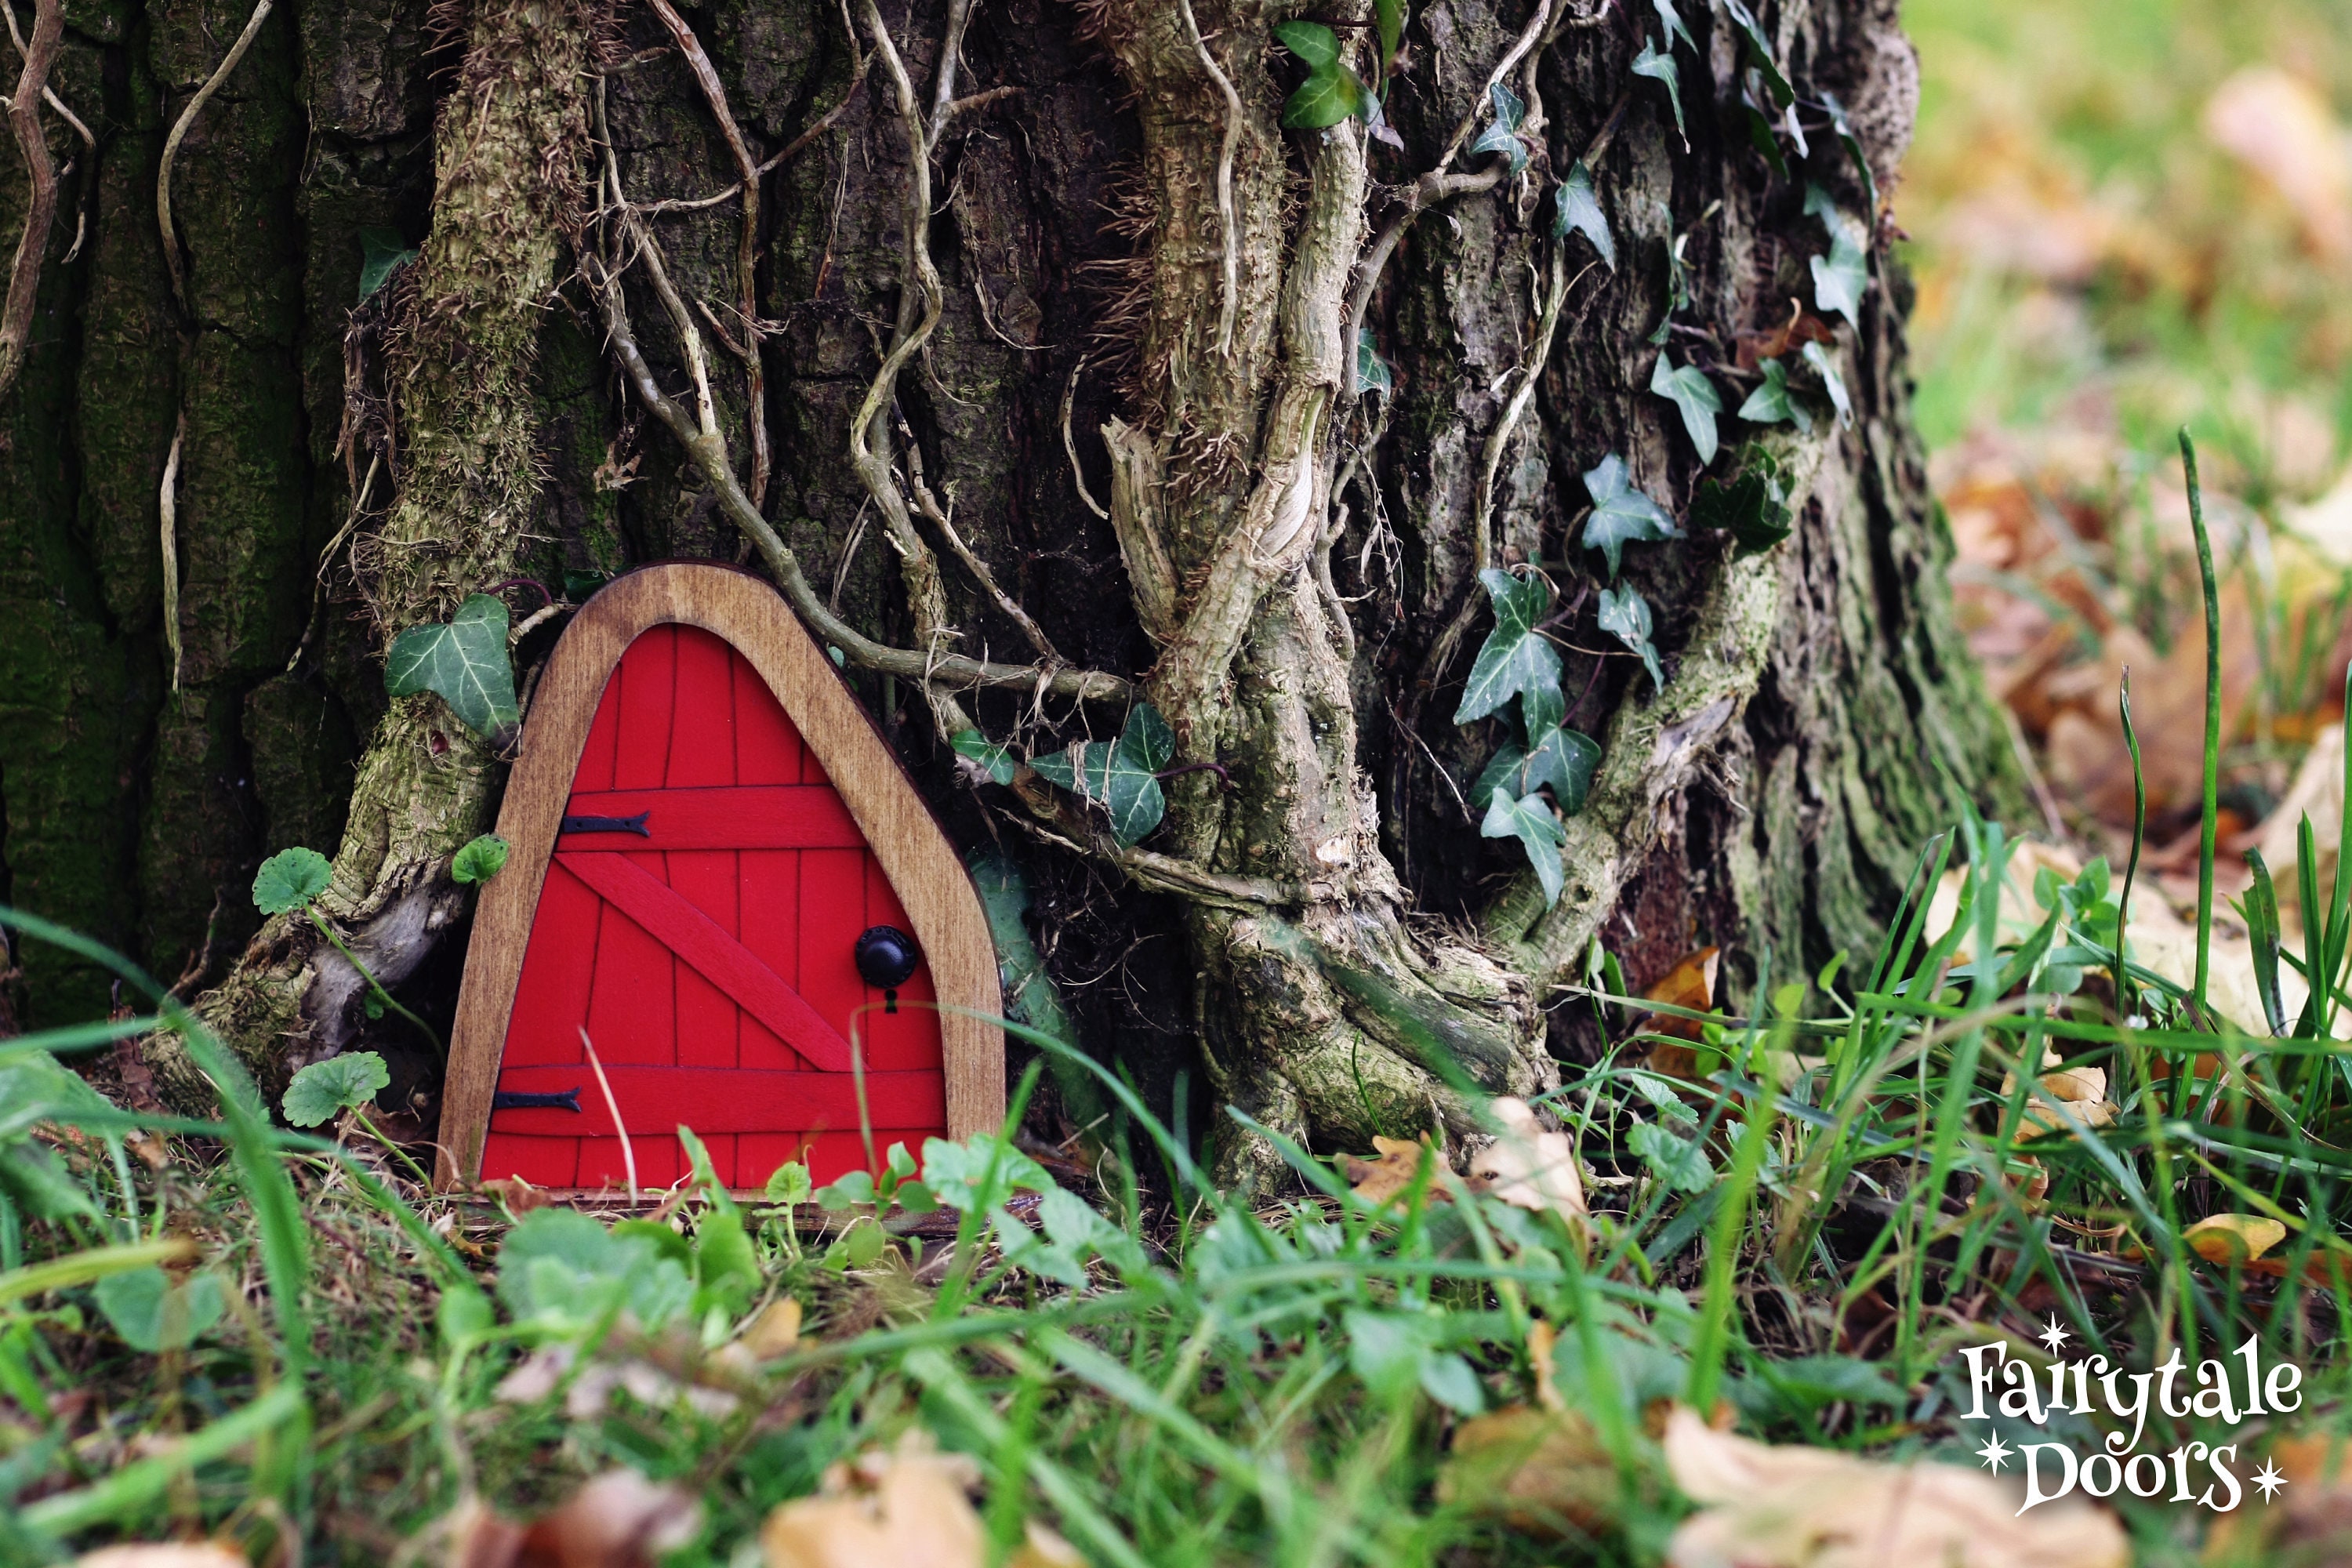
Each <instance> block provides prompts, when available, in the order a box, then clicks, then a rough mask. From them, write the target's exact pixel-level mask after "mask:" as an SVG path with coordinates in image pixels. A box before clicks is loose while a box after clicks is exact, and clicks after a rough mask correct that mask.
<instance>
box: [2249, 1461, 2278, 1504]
mask: <svg viewBox="0 0 2352 1568" xmlns="http://www.w3.org/2000/svg"><path fill="white" fill-rule="evenodd" d="M2254 1485H2256V1486H2258V1487H2260V1488H2262V1489H2263V1501H2264V1502H2268V1501H2270V1500H2271V1495H2272V1494H2273V1493H2274V1492H2276V1491H2277V1490H2278V1489H2279V1488H2281V1487H2283V1486H2284V1485H2286V1478H2285V1477H2284V1476H2283V1475H2281V1474H2279V1473H2278V1471H2277V1469H2275V1468H2273V1466H2272V1464H2271V1462H2270V1461H2269V1460H2268V1459H2264V1460H2263V1468H2261V1469H2259V1470H2256V1471H2255V1472H2254Z"/></svg>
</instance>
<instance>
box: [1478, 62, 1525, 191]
mask: <svg viewBox="0 0 2352 1568" xmlns="http://www.w3.org/2000/svg"><path fill="white" fill-rule="evenodd" d="M1487 91H1488V94H1489V96H1491V97H1492V98H1493V100H1494V103H1495V118H1494V119H1493V120H1492V121H1489V122H1488V124H1487V126H1486V130H1485V131H1484V132H1480V133H1479V137H1478V140H1477V141H1475V142H1472V143H1471V144H1470V151H1471V152H1472V153H1503V154H1505V155H1506V156H1507V157H1508V158H1509V159H1510V160H1511V173H1512V174H1517V173H1518V172H1519V171H1520V170H1522V169H1524V168H1526V167H1527V166H1528V144H1527V143H1526V142H1523V141H1521V140H1520V139H1519V127H1520V126H1521V125H1522V124H1524V123H1525V122H1526V121H1527V118H1528V106H1527V104H1526V103H1524V102H1523V101H1521V100H1520V98H1519V95H1518V94H1517V93H1516V92H1513V91H1512V90H1511V89H1509V88H1507V87H1505V86H1504V85H1503V84H1502V83H1501V82H1499V81H1498V82H1496V83H1495V84H1494V85H1493V86H1492V87H1490V88H1489V89H1487Z"/></svg>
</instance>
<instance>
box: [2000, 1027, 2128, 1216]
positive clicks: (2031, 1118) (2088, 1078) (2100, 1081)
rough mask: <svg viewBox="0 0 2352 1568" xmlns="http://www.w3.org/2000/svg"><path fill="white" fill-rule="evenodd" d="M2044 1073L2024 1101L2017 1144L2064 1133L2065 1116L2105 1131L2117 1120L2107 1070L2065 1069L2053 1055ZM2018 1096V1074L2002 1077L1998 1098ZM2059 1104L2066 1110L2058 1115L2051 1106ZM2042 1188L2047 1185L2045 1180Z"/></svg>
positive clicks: (2045, 1061)
mask: <svg viewBox="0 0 2352 1568" xmlns="http://www.w3.org/2000/svg"><path fill="white" fill-rule="evenodd" d="M2042 1066H2043V1068H2045V1069H2049V1068H2055V1069H2056V1070H2055V1071H2050V1070H2045V1071H2044V1072H2043V1073H2042V1081H2041V1083H2040V1084H2039V1085H2038V1086H2037V1092H2035V1093H2034V1094H2032V1095H2031V1096H2029V1097H2028V1098H2027V1100H2026V1101H2025V1113H2024V1115H2022V1116H2021V1117H2020V1118H2019V1119H2018V1123H2017V1141H2018V1142H2021V1143H2022V1142H2025V1141H2026V1140H2027V1139H2029V1138H2039V1137H2041V1136H2042V1134H2044V1133H2046V1132H2063V1131H2067V1126H2066V1116H2072V1117H2073V1118H2074V1120H2075V1121H2079V1122H2081V1123H2082V1124H2083V1125H2084V1126H2085V1127H2105V1125H2107V1123H2109V1122H2110V1121H2114V1120H2115V1119H2116V1104H2115V1102H2114V1101H2113V1100H2109V1099H2108V1098H2107V1069H2106V1068H2095V1067H2072V1068H2070V1067H2065V1066H2063V1065H2062V1063H2061V1060H2060V1058H2059V1056H2058V1053H2057V1052H2055V1051H2052V1052H2051V1053H2050V1054H2049V1055H2048V1057H2047V1058H2044V1060H2043V1063H2042ZM2016 1092H2017V1074H2016V1073H2014V1072H2008V1073H2003V1074H2002V1075H2001V1079H2000V1094H2001V1098H2002V1099H2003V1100H2006V1099H2008V1098H2009V1097H2010V1096H2011V1095H2012V1094H2014V1093H2016ZM2053 1100H2055V1101H2058V1102H2060V1103H2062V1104H2063V1105H2064V1106H2065V1108H2066V1110H2065V1115H2063V1116H2062V1115H2061V1114H2060V1113H2059V1112H2058V1111H2057V1110H2055V1109H2054V1108H2053V1105H2052V1101H2053ZM2044 1185H2045V1186H2046V1185H2047V1181H2046V1179H2045V1181H2044Z"/></svg>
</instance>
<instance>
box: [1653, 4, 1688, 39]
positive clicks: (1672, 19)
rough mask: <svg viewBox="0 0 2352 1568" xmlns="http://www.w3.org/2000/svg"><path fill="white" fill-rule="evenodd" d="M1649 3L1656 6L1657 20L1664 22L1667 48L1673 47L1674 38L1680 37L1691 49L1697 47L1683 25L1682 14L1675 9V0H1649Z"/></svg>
mask: <svg viewBox="0 0 2352 1568" xmlns="http://www.w3.org/2000/svg"><path fill="white" fill-rule="evenodd" d="M1650 3H1651V4H1652V5H1654V6H1655V7H1656V8H1657V12H1658V20H1659V21H1661V22H1663V23H1664V24H1665V26H1666V47H1668V48H1672V47H1674V43H1675V39H1676V38H1680V39H1682V41H1683V42H1684V43H1685V45H1687V46H1689V47H1691V48H1693V49H1696V48H1697V47H1698V43H1697V40H1696V39H1694V38H1693V37H1691V35H1690V29H1689V28H1688V27H1686V26H1683V14H1682V13H1681V12H1680V11H1677V10H1676V9H1675V0H1650Z"/></svg>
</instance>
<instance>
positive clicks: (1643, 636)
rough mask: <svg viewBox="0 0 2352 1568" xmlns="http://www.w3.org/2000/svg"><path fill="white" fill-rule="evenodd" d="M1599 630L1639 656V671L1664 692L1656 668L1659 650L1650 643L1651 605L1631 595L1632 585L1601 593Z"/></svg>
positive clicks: (1632, 593) (1605, 590)
mask: <svg viewBox="0 0 2352 1568" xmlns="http://www.w3.org/2000/svg"><path fill="white" fill-rule="evenodd" d="M1601 630H1602V631H1604V632H1607V633H1608V634H1609V635H1610V636H1611V637H1615V638H1616V639H1617V640H1618V641H1619V642H1621V643H1623V644H1624V645H1625V646H1626V647H1629V648H1632V649H1633V651H1634V652H1635V653H1638V654H1640V655H1641V656H1642V668H1644V669H1646V670H1648V671H1649V672H1650V683H1651V684H1652V685H1653V686H1654V687H1656V688H1657V689H1659V690H1661V691H1664V689H1666V678H1665V677H1664V675H1663V674H1661V673H1660V671H1659V667H1658V650H1657V649H1656V648H1655V647H1652V646H1651V643H1650V630H1651V621H1650V601H1649V600H1647V599H1644V598H1643V597H1642V595H1640V594H1638V593H1636V592H1634V590H1633V585H1632V584H1626V585H1625V586H1623V587H1622V588H1603V589H1601Z"/></svg>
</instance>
